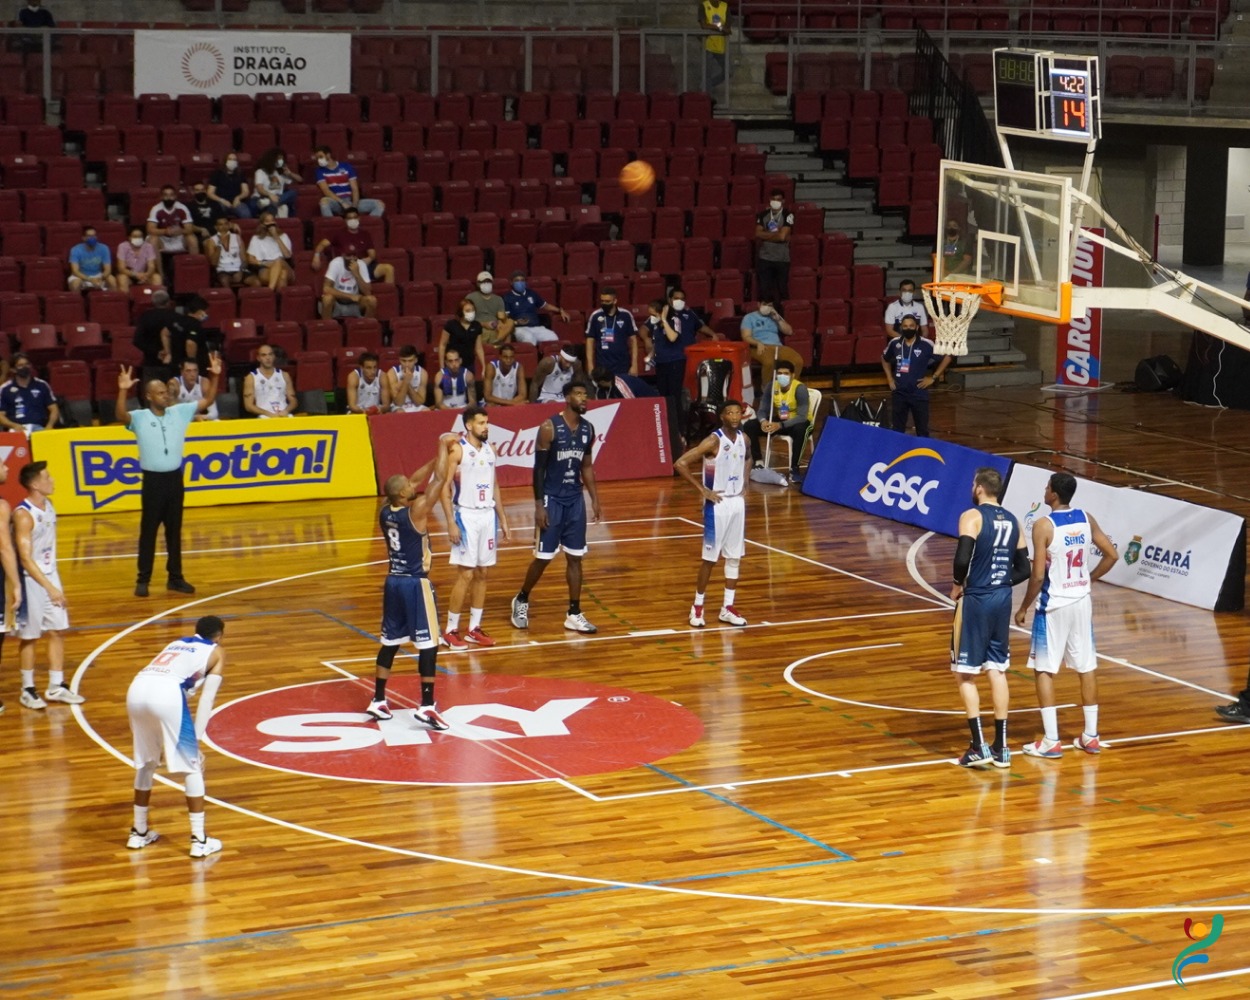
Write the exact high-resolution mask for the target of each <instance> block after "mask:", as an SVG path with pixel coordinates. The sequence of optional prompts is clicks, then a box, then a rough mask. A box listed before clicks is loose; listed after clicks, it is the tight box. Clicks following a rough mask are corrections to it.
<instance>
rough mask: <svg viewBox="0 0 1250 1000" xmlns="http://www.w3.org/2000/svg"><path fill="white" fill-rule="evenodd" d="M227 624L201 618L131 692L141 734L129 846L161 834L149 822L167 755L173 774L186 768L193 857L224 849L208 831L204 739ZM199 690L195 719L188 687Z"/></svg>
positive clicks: (133, 718)
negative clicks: (156, 780)
mask: <svg viewBox="0 0 1250 1000" xmlns="http://www.w3.org/2000/svg"><path fill="white" fill-rule="evenodd" d="M225 630H226V626H225V624H224V623H223V622H222V620H221V619H220V618H218V617H217V616H216V615H205V616H204V617H203V618H201V619H200V620H199V621H197V622H196V623H195V635H192V636H188V637H187V638H185V639H175V640H174V641H173V642H171V643H170V644H169V645H168V646H166V647H165V648H164V649H163V650H161V651H160V652H159V653H157V654H156V656H155V657H153V659H152V662H151V663H149V664H148V665H147V666H146V667H144V668H143V669H142V670H140V671H139V672H138V673H137V674H135V679H134V680H133V681H131V682H130V690H129V691H127V692H126V714H127V715H128V716H130V731H131V733H132V734H133V735H134V740H135V769H136V770H135V798H134V808H135V819H134V826H132V827H131V828H130V839H129V840H127V841H126V846H127V847H129V848H130V849H131V850H132V851H138V850H142V849H143V848H145V847H147V846H148V845H149V844H151V843H153V842H155V841H156V840H157V838H158V837H159V836H160V834H158V833H157V832H156V831H155V830H153V829H151V828H150V827H149V826H148V803H149V802H150V801H151V799H152V780H153V778H154V777H155V775H156V769H157V767H159V766H160V763H161V758H162V756H163V757H164V759H165V769H166V770H167V771H168V772H169V773H170V774H185V775H186V778H185V780H184V784H185V787H186V793H187V813H188V814H189V816H190V818H191V857H193V858H206V857H208V856H209V855H210V854H216V853H217V852H218V851H220V850H221V841H220V840H217V839H216V838H215V837H207V836H205V835H204V755H203V753H202V752H201V751H200V740H202V739H203V738H204V731H205V730H206V729H207V728H208V720H209V718H210V717H211V716H212V714H213V700H214V699H215V698H216V697H217V690H218V688H220V687H221V677H222V671H223V670H224V669H225V665H226V655H225V653H223V652H222V650H221V645H220V644H221V637H222V635H223V634H224V632H225ZM188 691H192V692H195V691H199V692H200V704H199V707H198V708H196V710H195V722H194V723H192V721H191V710H190V709H189V708H188V707H187V692H188Z"/></svg>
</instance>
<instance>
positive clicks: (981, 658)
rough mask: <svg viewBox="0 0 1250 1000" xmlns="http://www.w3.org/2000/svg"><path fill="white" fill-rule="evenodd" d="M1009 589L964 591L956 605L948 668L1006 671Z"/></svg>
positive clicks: (971, 671) (972, 671)
mask: <svg viewBox="0 0 1250 1000" xmlns="http://www.w3.org/2000/svg"><path fill="white" fill-rule="evenodd" d="M1010 632H1011V588H1010V587H996V588H994V589H993V590H982V591H973V592H971V593H968V592H966V591H965V593H964V596H963V597H962V598H960V600H959V603H958V604H956V605H955V623H954V627H953V628H952V630H951V669H952V670H954V671H956V672H957V673H961V674H977V673H980V672H981V668H982V667H985V668H988V669H991V670H1006V669H1007V667H1008V666H1010V665H1011V652H1010V646H1009V645H1008V635H1009V634H1010Z"/></svg>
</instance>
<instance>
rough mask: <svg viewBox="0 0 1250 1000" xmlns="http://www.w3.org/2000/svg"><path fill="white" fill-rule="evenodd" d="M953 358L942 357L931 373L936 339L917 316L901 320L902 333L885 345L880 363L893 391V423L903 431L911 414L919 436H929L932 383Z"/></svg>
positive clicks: (939, 376) (904, 431) (900, 431)
mask: <svg viewBox="0 0 1250 1000" xmlns="http://www.w3.org/2000/svg"><path fill="white" fill-rule="evenodd" d="M951 361H952V359H951V358H950V357H945V358H943V359H942V360H941V361H940V362H938V366H937V371H935V372H934V373H933V374H932V375H930V374H929V366H930V365H931V364H933V341H931V340H925V339H924V338H923V337H921V336H920V324H919V323H918V322H917V321H916V317H915V316H904V317H903V318H902V319H901V320H900V321H899V335H898V336H897V337H895V338H894V339H893V340H891V341H890V342H889V344H887V345H886V348H885V351H884V353H882V355H881V367H882V368H883V369H884V370H885V377H886V380H887V381H888V382H889V383H890V391H891V392H892V393H893V396H892V397H891V406H892V410H893V424H894V429H895V430H896V431H898V432H899V433H900V434H905V433H906V432H907V415H908V414H911V416H912V418H913V420H915V423H916V437H928V436H929V386H931V385H932V384H933V383H934V382H936V381H937V380H938V379H940V378H941V377H942V373H943V372H944V371H946V368H947V366H948V365H949V364H950V363H951Z"/></svg>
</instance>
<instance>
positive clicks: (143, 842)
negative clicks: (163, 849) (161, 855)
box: [126, 826, 161, 851]
mask: <svg viewBox="0 0 1250 1000" xmlns="http://www.w3.org/2000/svg"><path fill="white" fill-rule="evenodd" d="M160 839H161V835H160V834H159V833H157V832H156V831H155V830H148V831H147V832H146V833H140V832H139V831H138V830H136V829H135V828H134V827H133V826H132V827H131V828H130V837H129V838H128V839H127V841H126V846H127V847H129V848H130V849H131V850H132V851H141V850H143V849H144V848H145V847H147V846H148V844H155V843H156V842H157V841H158V840H160Z"/></svg>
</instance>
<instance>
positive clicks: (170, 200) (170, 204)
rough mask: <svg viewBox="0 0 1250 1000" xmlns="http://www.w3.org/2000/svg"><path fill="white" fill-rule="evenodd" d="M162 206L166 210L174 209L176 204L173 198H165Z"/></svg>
mask: <svg viewBox="0 0 1250 1000" xmlns="http://www.w3.org/2000/svg"><path fill="white" fill-rule="evenodd" d="M161 204H162V205H164V206H165V207H166V208H173V207H174V204H175V202H174V199H173V198H163V199H162V200H161Z"/></svg>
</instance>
